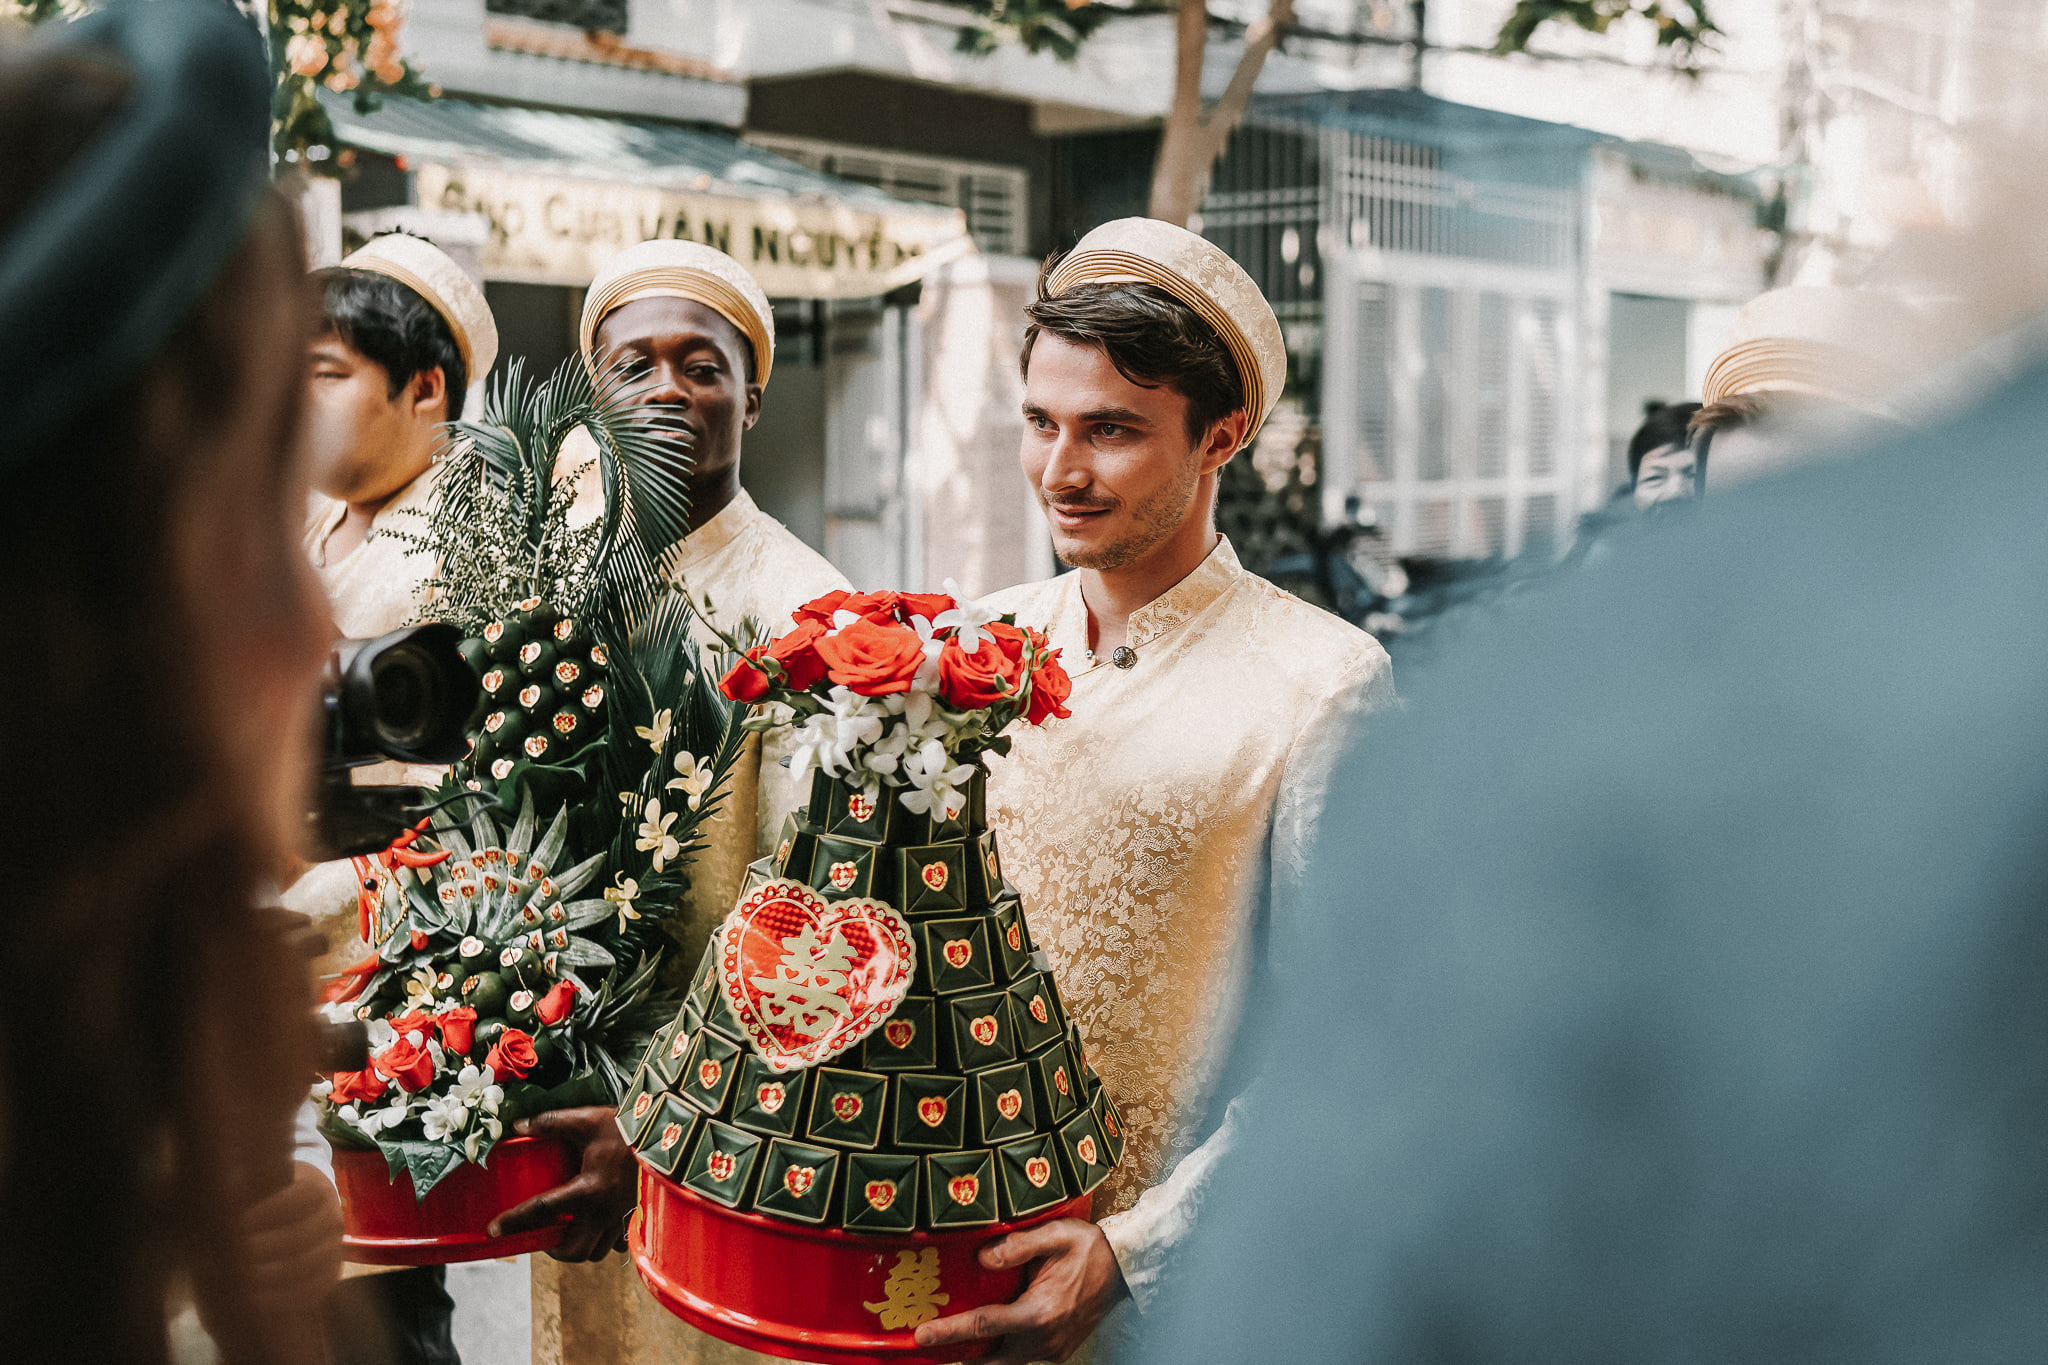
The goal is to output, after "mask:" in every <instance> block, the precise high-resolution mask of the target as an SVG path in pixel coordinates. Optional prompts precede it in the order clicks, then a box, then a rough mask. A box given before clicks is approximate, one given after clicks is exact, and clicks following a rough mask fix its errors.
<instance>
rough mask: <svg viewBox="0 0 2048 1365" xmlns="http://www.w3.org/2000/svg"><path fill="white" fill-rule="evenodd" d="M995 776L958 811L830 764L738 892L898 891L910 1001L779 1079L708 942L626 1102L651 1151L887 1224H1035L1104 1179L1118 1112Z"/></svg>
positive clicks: (797, 1216) (772, 1207)
mask: <svg viewBox="0 0 2048 1365" xmlns="http://www.w3.org/2000/svg"><path fill="white" fill-rule="evenodd" d="M983 782H984V779H983V777H982V776H981V775H980V774H976V776H975V777H974V779H973V782H972V788H971V791H970V793H969V796H968V800H967V803H966V806H965V808H964V809H963V810H962V811H961V812H960V813H959V815H958V816H957V817H955V818H953V819H950V820H946V819H935V818H933V817H932V816H930V815H920V814H915V813H913V812H911V811H909V810H907V809H906V808H904V806H903V805H902V804H901V803H900V802H898V801H896V800H894V799H891V797H892V793H891V792H890V791H889V790H888V789H886V788H885V789H882V791H881V792H880V793H875V792H863V791H861V790H860V789H858V788H854V787H849V786H847V785H846V784H845V783H843V782H840V781H837V780H835V779H833V778H830V777H828V776H826V775H825V774H823V773H818V774H816V775H815V776H814V778H813V783H812V790H811V799H810V803H809V806H808V808H807V809H805V810H804V811H802V812H801V813H799V814H798V815H795V816H792V817H791V818H790V819H789V821H788V822H787V823H786V824H785V826H784V829H783V833H782V837H781V839H780V841H779V843H778V846H777V848H776V850H775V853H774V854H773V855H772V856H771V857H769V858H764V859H762V860H761V861H760V862H758V863H755V864H754V865H753V866H752V867H751V868H749V869H748V874H749V875H748V879H747V886H746V887H745V889H743V890H742V892H741V904H742V905H743V906H744V905H746V904H747V903H748V898H749V897H750V896H753V895H755V894H756V893H757V892H760V891H761V890H763V889H764V888H768V887H770V885H771V883H773V882H775V880H776V879H778V878H784V879H787V880H788V881H792V882H798V883H802V884H803V885H804V886H805V887H808V888H810V889H811V890H812V891H814V892H816V893H817V894H818V895H819V896H821V897H822V898H823V899H824V900H825V901H826V902H828V903H844V902H851V901H881V902H884V903H885V904H886V905H887V906H889V907H891V908H893V909H894V910H895V911H897V912H898V913H900V914H901V915H902V917H903V918H904V920H906V921H907V922H908V924H909V928H910V936H911V942H912V944H913V945H914V955H915V958H916V970H915V974H914V976H913V977H912V979H911V982H910V989H909V993H908V994H907V995H905V996H904V997H903V998H902V1000H901V1002H900V1003H899V1004H897V1006H896V1007H895V1009H894V1010H893V1011H892V1012H890V1013H889V1014H888V1016H887V1018H886V1019H885V1020H884V1021H883V1022H882V1023H881V1025H880V1026H879V1027H877V1028H875V1029H874V1030H873V1031H872V1032H871V1033H868V1034H867V1035H866V1037H865V1038H863V1039H862V1040H861V1041H859V1042H857V1043H855V1044H853V1045H852V1046H851V1047H848V1048H847V1049H846V1050H845V1051H843V1052H841V1053H840V1054H839V1055H837V1056H833V1057H829V1058H827V1059H825V1060H824V1061H822V1062H821V1063H819V1064H817V1065H813V1066H808V1067H803V1068H801V1069H794V1070H777V1069H776V1068H775V1067H774V1066H773V1065H771V1063H770V1061H769V1059H768V1058H767V1056H765V1055H764V1054H763V1053H762V1052H761V1051H760V1050H758V1049H757V1048H755V1047H754V1046H752V1045H751V1044H750V1043H749V1042H748V1041H747V1040H748V1032H747V1030H746V1028H745V1027H744V1026H743V1025H742V1024H741V1022H740V1020H739V1019H738V1018H737V1017H736V1016H735V1014H734V1012H733V1010H732V1008H731V1006H730V1004H729V1002H728V1000H727V998H726V994H725V991H724V990H723V989H722V986H721V976H720V969H719V954H720V944H719V939H718V938H717V937H714V939H713V941H712V944H711V946H710V948H709V949H707V950H706V952H705V955H704V958H703V961H702V962H701V963H700V964H699V966H698V970H697V975H696V979H695V982H694V984H693V985H692V987H691V990H690V993H689V997H688V999H687V1001H686V1002H685V1004H684V1006H683V1008H682V1011H681V1012H680V1013H679V1014H678V1015H677V1016H676V1018H675V1020H674V1021H673V1022H672V1023H670V1024H669V1025H668V1026H667V1027H666V1028H664V1029H663V1030H662V1031H661V1032H660V1033H658V1034H657V1035H656V1036H655V1038H654V1040H653V1043H652V1045H651V1046H650V1047H649V1049H648V1053H647V1056H646V1059H645V1060H644V1062H643V1063H642V1065H641V1066H640V1068H639V1071H638V1073H637V1074H636V1075H635V1077H634V1079H633V1083H632V1085H631V1086H630V1087H629V1089H628V1090H627V1092H626V1095H625V1099H624V1102H623V1103H622V1105H621V1107H620V1110H619V1123H620V1126H621V1128H623V1129H624V1131H625V1135H626V1140H627V1141H628V1142H630V1143H632V1144H633V1146H634V1148H635V1149H636V1150H637V1151H638V1152H639V1154H640V1156H641V1158H642V1160H643V1161H645V1162H646V1163H647V1164H648V1165H649V1166H651V1167H652V1168H653V1169H655V1170H657V1171H659V1172H660V1173H662V1174H663V1175H665V1176H667V1177H669V1178H670V1179H672V1180H675V1181H677V1182H679V1183H680V1184H682V1185H684V1186H686V1187H688V1188H689V1189H692V1190H694V1191H696V1192H697V1193H699V1194H701V1195H703V1196H705V1197H706V1198H708V1199H712V1200H715V1201H717V1202H718V1203H720V1204H723V1205H725V1206H727V1207H729V1208H733V1209H738V1210H743V1211H747V1212H752V1213H758V1214H765V1215H767V1216H769V1217H773V1218H780V1219H785V1220H788V1221H790V1222H792V1223H803V1224H809V1225H812V1226H819V1227H832V1228H843V1229H845V1230H846V1231H849V1232H857V1233H869V1234H881V1235H894V1234H901V1233H907V1232H911V1231H914V1230H919V1229H925V1230H944V1229H953V1228H973V1227H983V1226H987V1225H989V1224H992V1223H997V1222H1011V1221H1015V1220H1018V1219H1024V1218H1030V1217H1032V1216H1033V1215H1036V1214H1042V1213H1045V1212H1046V1211H1048V1210H1050V1209H1053V1208H1056V1207H1057V1206H1059V1205H1061V1204H1063V1203H1065V1202H1067V1201H1068V1200H1071V1199H1073V1198H1075V1197H1077V1196H1079V1195H1082V1194H1086V1193H1088V1192H1089V1191H1092V1190H1093V1189H1094V1188H1095V1187H1096V1186H1098V1185H1100V1184H1101V1183H1102V1181H1103V1180H1104V1179H1105V1178H1107V1176H1108V1175H1109V1173H1110V1171H1111V1170H1112V1169H1113V1168H1114V1167H1115V1165H1116V1163H1117V1162H1118V1161H1119V1160H1120V1159H1121V1158H1122V1156H1123V1150H1124V1138H1123V1123H1122V1121H1121V1119H1120V1118H1119V1117H1118V1115H1117V1112H1116V1106H1115V1105H1114V1104H1113V1103H1112V1102H1111V1101H1110V1097H1109V1095H1108V1094H1107V1093H1106V1092H1105V1091H1104V1089H1103V1085H1102V1081H1101V1078H1100V1077H1098V1076H1097V1075H1096V1073H1095V1071H1094V1069H1093V1067H1091V1066H1090V1065H1089V1063H1088V1059H1087V1055H1086V1053H1085V1052H1084V1051H1083V1049H1082V1047H1081V1039H1080V1034H1079V1032H1078V1030H1076V1029H1075V1028H1074V1026H1073V1025H1072V1023H1071V1022H1070V1021H1069V1020H1068V1018H1067V1015H1066V1011H1065V1009H1064V1008H1063V1007H1062V1005H1061V1002H1060V996H1059V990H1058V988H1057V987H1056V986H1055V984H1054V982H1053V975H1052V967H1051V964H1050V962H1049V961H1048V960H1047V958H1046V955H1045V954H1044V953H1043V952H1041V951H1038V950H1037V949H1036V948H1035V947H1034V946H1033V944H1032V941H1031V932H1030V929H1029V927H1028V926H1027V924H1026V922H1025V916H1024V908H1023V906H1022V904H1021V902H1020V899H1019V897H1018V894H1017V890H1016V888H1015V887H1014V886H1012V885H1010V884H1009V883H1008V882H1007V881H1005V880H1004V878H1003V875H1002V864H1001V859H1000V855H999V854H998V852H997V848H996V837H995V835H994V834H993V833H992V832H990V831H989V830H988V828H987V825H986V821H985V819H984V814H983V812H984V804H985V802H984V795H983ZM785 1065H786V1064H785Z"/></svg>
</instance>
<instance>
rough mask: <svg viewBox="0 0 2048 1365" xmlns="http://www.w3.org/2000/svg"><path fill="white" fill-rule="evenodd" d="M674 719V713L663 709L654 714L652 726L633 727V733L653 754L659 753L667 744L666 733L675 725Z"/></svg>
mask: <svg viewBox="0 0 2048 1365" xmlns="http://www.w3.org/2000/svg"><path fill="white" fill-rule="evenodd" d="M675 719H676V716H675V712H673V711H671V710H668V709H667V708H663V709H662V710H660V711H657V712H655V713H654V724H652V725H636V726H634V727H633V733H634V734H636V735H638V736H640V738H642V739H644V740H646V741H647V744H648V747H649V748H651V749H653V750H654V752H656V753H660V752H661V750H662V746H663V745H665V744H667V743H668V732H669V729H670V728H671V727H672V726H673V725H674V724H675Z"/></svg>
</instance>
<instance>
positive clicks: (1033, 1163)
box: [1024, 1156, 1052, 1190]
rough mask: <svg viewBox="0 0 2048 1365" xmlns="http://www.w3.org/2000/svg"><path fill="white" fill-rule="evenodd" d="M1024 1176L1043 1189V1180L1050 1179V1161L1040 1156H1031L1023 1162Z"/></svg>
mask: <svg viewBox="0 0 2048 1365" xmlns="http://www.w3.org/2000/svg"><path fill="white" fill-rule="evenodd" d="M1024 1178H1025V1179H1026V1180H1028V1181H1030V1182H1031V1183H1032V1184H1034V1185H1036V1186H1038V1188H1039V1189H1041V1190H1042V1189H1044V1188H1045V1182H1046V1181H1048V1180H1050V1179H1052V1163H1051V1162H1050V1161H1047V1160H1046V1159H1045V1158H1044V1157H1042V1156H1035V1157H1032V1158H1031V1160H1029V1161H1027V1162H1025V1163H1024Z"/></svg>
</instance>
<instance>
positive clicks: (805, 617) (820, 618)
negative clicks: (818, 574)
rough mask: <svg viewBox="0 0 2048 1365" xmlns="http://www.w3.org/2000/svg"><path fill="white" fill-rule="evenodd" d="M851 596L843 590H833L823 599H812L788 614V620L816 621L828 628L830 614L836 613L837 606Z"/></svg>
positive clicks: (830, 620) (830, 621)
mask: <svg viewBox="0 0 2048 1365" xmlns="http://www.w3.org/2000/svg"><path fill="white" fill-rule="evenodd" d="M851 596H853V594H852V593H850V592H848V591H846V589H844V588H834V589H833V590H832V591H830V592H828V593H826V594H825V595H824V596H823V597H813V598H812V599H811V600H810V601H808V602H806V603H804V604H803V605H802V606H800V607H798V608H797V609H796V610H795V611H793V612H791V613H790V614H789V615H790V619H791V620H793V621H798V622H802V621H816V622H817V623H818V624H819V625H821V626H829V625H831V624H832V613H833V612H835V611H838V610H839V604H840V603H841V602H844V601H845V600H846V599H847V598H849V597H851Z"/></svg>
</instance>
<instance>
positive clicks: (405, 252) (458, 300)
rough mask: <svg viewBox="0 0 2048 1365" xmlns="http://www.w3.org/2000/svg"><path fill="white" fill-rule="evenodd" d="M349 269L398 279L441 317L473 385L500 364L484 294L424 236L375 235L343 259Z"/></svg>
mask: <svg viewBox="0 0 2048 1365" xmlns="http://www.w3.org/2000/svg"><path fill="white" fill-rule="evenodd" d="M341 264H342V268H343V269H345V270H368V271H371V272H373V273H374V274H378V275H383V276H386V277H388V278H390V279H394V280H397V281H398V282H399V283H400V284H402V285H404V286H405V287H406V288H407V289H410V290H412V292H413V293H415V294H418V295H419V296H420V297H421V298H423V299H425V300H426V301H427V305H428V307H430V308H432V309H433V310H434V311H435V312H437V313H439V314H440V315H441V318H442V320H443V321H444V322H446V323H447V324H448V330H449V331H450V332H452V333H453V334H454V336H455V349H456V350H457V351H460V352H461V353H462V367H463V368H464V369H466V370H468V371H469V382H470V383H471V384H472V385H475V384H480V383H482V382H483V378H484V376H485V375H487V374H489V373H490V372H491V366H492V365H494V364H496V363H497V360H498V324H497V321H496V319H494V318H493V317H492V316H491V305H490V304H488V303H486V302H485V301H484V291H483V290H482V288H480V287H479V286H478V285H477V282H476V281H475V280H473V279H471V278H470V277H469V272H468V271H467V270H464V269H463V268H462V267H461V266H459V265H457V264H456V263H455V258H454V257H452V256H450V255H449V254H448V253H447V252H445V251H443V250H441V248H439V247H437V246H435V245H434V244H433V243H432V242H430V241H428V240H427V239H426V238H424V237H414V236H412V235H411V234H409V233H404V232H387V233H385V234H384V235H383V236H382V237H372V238H371V239H370V241H369V242H368V244H367V245H365V246H364V247H363V248H362V249H361V250H359V251H355V252H352V253H350V255H349V256H348V258H347V259H345V260H344V261H342V263H341Z"/></svg>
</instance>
